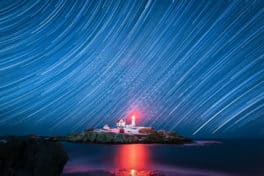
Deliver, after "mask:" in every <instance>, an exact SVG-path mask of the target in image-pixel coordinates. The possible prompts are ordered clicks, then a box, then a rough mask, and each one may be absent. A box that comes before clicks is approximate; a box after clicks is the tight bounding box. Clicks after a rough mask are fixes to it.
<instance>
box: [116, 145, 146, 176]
mask: <svg viewBox="0 0 264 176" xmlns="http://www.w3.org/2000/svg"><path fill="white" fill-rule="evenodd" d="M149 162H150V158H149V151H148V148H147V147H146V145H142V144H129V145H121V146H120V148H119V150H118V151H117V155H116V159H115V164H116V165H117V166H119V167H120V168H122V169H128V170H130V175H132V176H134V175H136V171H137V170H143V169H146V168H147V167H148V164H149Z"/></svg>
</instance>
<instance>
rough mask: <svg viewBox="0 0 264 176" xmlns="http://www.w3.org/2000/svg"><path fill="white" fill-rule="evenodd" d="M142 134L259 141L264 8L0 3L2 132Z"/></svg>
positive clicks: (165, 0) (263, 2)
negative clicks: (146, 129) (130, 126)
mask: <svg viewBox="0 0 264 176" xmlns="http://www.w3.org/2000/svg"><path fill="white" fill-rule="evenodd" d="M131 114H136V115H137V122H138V124H139V125H144V126H152V127H155V128H157V129H160V128H162V129H167V130H174V131H177V132H179V133H180V134H182V135H186V136H189V137H193V138H217V137H223V138H234V137H250V138H255V137H260V138H264V0H248V1H246V0H239V1H231V0H194V1H189V0H188V1H187V0H186V1H179V0H174V1H173V0H153V1H151V0H149V1H147V0H126V1H125V0H94V1H92V0H90V1H88V0H87V1H85V0H0V134H41V135H50V134H67V133H70V132H73V131H81V130H84V129H87V128H91V127H102V126H103V125H104V124H106V123H108V124H110V126H114V125H115V122H116V120H117V119H119V118H129V116H130V115H131Z"/></svg>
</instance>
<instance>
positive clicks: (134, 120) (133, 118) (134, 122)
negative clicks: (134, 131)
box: [131, 115, 136, 127]
mask: <svg viewBox="0 0 264 176" xmlns="http://www.w3.org/2000/svg"><path fill="white" fill-rule="evenodd" d="M131 126H132V127H136V116H135V115H133V116H132V123H131Z"/></svg>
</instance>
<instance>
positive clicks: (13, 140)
mask: <svg viewBox="0 0 264 176" xmlns="http://www.w3.org/2000/svg"><path fill="white" fill-rule="evenodd" d="M1 140H4V141H6V142H4V143H0V175H1V176H59V175H61V173H62V171H63V167H64V164H65V163H66V162H67V160H68V156H67V154H66V152H65V151H64V149H63V146H62V144H59V143H55V142H49V141H45V140H44V139H40V138H30V137H5V139H1Z"/></svg>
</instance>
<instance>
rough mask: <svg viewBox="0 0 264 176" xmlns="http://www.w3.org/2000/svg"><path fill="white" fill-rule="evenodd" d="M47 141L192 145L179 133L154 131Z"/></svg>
mask: <svg viewBox="0 0 264 176" xmlns="http://www.w3.org/2000/svg"><path fill="white" fill-rule="evenodd" d="M47 140H51V141H67V142H81V143H99V144H132V143H133V144H136V143H141V144H154V143H155V144H185V143H191V142H192V141H191V140H190V139H187V138H184V137H182V136H180V135H178V134H177V133H174V132H169V131H165V130H158V131H156V130H152V131H150V132H148V133H143V134H126V133H112V132H107V131H106V132H98V131H92V130H88V131H84V132H80V133H74V134H70V135H68V136H54V137H49V138H47Z"/></svg>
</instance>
